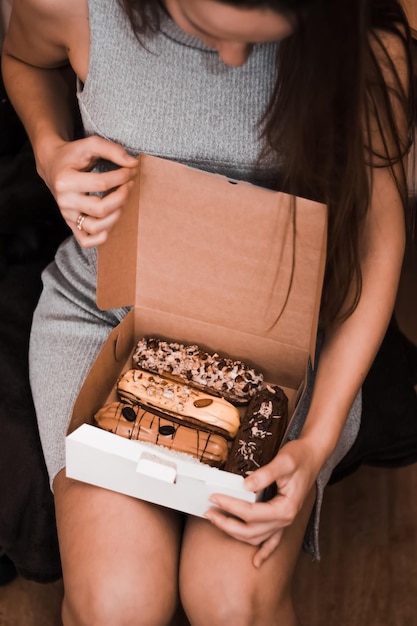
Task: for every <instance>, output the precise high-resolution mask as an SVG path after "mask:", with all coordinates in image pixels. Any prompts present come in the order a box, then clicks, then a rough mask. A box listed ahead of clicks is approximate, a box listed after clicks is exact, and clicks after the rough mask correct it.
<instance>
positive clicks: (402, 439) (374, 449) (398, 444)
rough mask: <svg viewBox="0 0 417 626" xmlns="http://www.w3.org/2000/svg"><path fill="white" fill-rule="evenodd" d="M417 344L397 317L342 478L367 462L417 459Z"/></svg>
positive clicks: (396, 463)
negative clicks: (401, 328) (409, 338)
mask: <svg viewBox="0 0 417 626" xmlns="http://www.w3.org/2000/svg"><path fill="white" fill-rule="evenodd" d="M416 384H417V347H416V346H414V345H413V344H412V343H411V342H410V341H409V340H408V339H407V338H406V337H405V336H404V335H403V333H401V332H400V330H399V328H398V325H397V323H396V320H395V318H393V319H392V320H391V323H390V325H389V327H388V330H387V333H386V335H385V338H384V341H383V343H382V345H381V348H380V350H379V352H378V354H377V356H376V358H375V361H374V363H373V365H372V367H371V369H370V372H369V374H368V376H367V378H366V380H365V382H364V385H363V388H362V423H361V427H360V430H359V435H358V438H357V440H356V442H355V444H354V445H353V447H352V448H351V450H350V451H349V452H348V454H347V455H346V456H345V457H344V459H343V460H342V461H341V462H340V463H339V465H338V466H337V467H336V468H335V470H334V472H333V475H332V478H331V481H330V482H336V481H338V480H341V479H342V478H344V477H345V476H347V475H348V474H351V473H352V472H354V471H355V470H356V469H358V467H360V466H361V465H362V464H365V465H373V466H379V467H401V466H404V465H409V464H411V463H415V462H416V461H417V394H416V392H415V389H414V385H416Z"/></svg>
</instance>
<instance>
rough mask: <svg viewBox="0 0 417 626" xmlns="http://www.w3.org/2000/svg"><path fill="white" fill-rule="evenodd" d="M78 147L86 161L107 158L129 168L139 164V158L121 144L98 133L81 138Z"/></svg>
mask: <svg viewBox="0 0 417 626" xmlns="http://www.w3.org/2000/svg"><path fill="white" fill-rule="evenodd" d="M77 148H79V149H80V150H81V154H80V157H81V158H83V159H84V161H85V162H88V161H95V160H98V159H106V160H108V161H111V162H112V163H114V164H115V165H120V166H121V167H129V168H135V167H136V166H137V164H138V159H137V158H136V157H133V156H132V155H130V154H129V153H128V152H127V151H126V150H125V149H124V148H123V147H122V146H121V145H120V144H117V143H114V142H113V141H109V140H108V139H104V138H103V137H99V136H98V135H91V136H90V137H86V138H84V139H81V140H79V141H78V142H77Z"/></svg>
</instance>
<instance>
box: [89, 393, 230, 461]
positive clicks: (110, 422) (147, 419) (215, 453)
mask: <svg viewBox="0 0 417 626" xmlns="http://www.w3.org/2000/svg"><path fill="white" fill-rule="evenodd" d="M94 420H95V423H96V424H97V426H99V427H100V428H102V429H104V430H107V431H109V432H111V433H114V434H115V435H120V436H122V437H125V438H127V439H132V440H134V441H143V442H148V443H153V444H157V445H160V446H164V447H165V448H169V449H170V450H175V451H176V452H181V453H184V454H190V455H192V456H194V457H196V458H197V459H198V460H199V461H201V462H202V463H207V464H208V465H211V466H213V467H219V468H220V467H222V466H223V465H224V463H225V461H226V459H227V452H228V445H227V441H226V439H225V438H224V437H222V436H221V435H217V434H215V433H208V432H205V431H203V430H200V429H198V428H191V427H188V426H184V425H182V424H178V423H176V422H174V421H172V420H170V419H169V418H168V417H163V416H162V415H161V414H156V413H151V412H150V411H148V410H146V409H145V408H144V407H142V406H141V405H139V404H136V405H131V404H126V403H124V402H112V403H111V404H107V405H106V406H104V407H103V408H102V409H100V410H99V411H98V412H97V413H96V414H95V416H94Z"/></svg>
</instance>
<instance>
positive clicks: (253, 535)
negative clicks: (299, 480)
mask: <svg viewBox="0 0 417 626" xmlns="http://www.w3.org/2000/svg"><path fill="white" fill-rule="evenodd" d="M206 519H208V520H209V521H210V522H211V523H212V524H213V526H216V528H218V529H219V530H221V531H223V532H225V533H226V534H228V535H230V536H231V537H233V538H234V539H237V540H238V541H242V542H244V543H248V544H249V545H252V546H259V545H260V544H261V543H262V542H264V541H266V540H267V539H269V537H270V536H271V534H272V533H274V532H276V530H277V527H276V522H270V523H265V522H264V523H262V524H254V525H252V524H246V523H245V522H243V521H241V520H237V519H236V518H232V517H228V516H225V515H223V514H222V513H221V512H219V511H216V510H214V509H210V510H209V511H207V513H206Z"/></svg>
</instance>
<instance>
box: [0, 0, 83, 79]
mask: <svg viewBox="0 0 417 626" xmlns="http://www.w3.org/2000/svg"><path fill="white" fill-rule="evenodd" d="M83 33H88V2H87V0H71V1H70V2H68V0H13V9H12V14H11V17H10V24H9V30H8V33H7V37H6V40H5V44H4V51H5V53H6V54H10V55H12V56H15V57H16V58H18V59H20V60H22V61H25V62H26V63H30V64H32V65H35V66H38V67H45V68H50V67H57V66H59V65H62V64H63V63H66V62H67V61H68V58H69V50H70V49H72V48H74V47H75V40H76V38H77V36H78V40H79V39H80V37H81V38H82V37H83ZM81 45H82V42H81Z"/></svg>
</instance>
